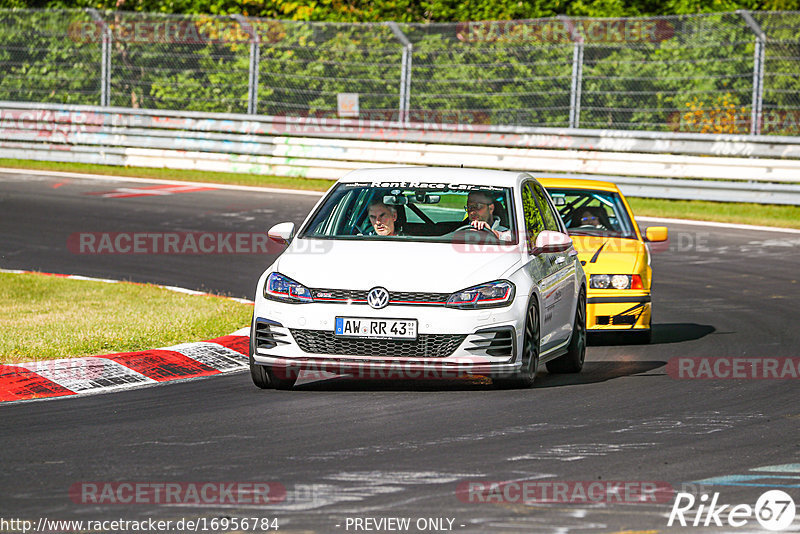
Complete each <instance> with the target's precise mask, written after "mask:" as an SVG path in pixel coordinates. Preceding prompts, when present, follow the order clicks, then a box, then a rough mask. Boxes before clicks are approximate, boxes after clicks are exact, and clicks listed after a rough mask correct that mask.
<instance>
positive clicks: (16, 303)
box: [0, 273, 253, 363]
mask: <svg viewBox="0 0 800 534" xmlns="http://www.w3.org/2000/svg"><path fill="white" fill-rule="evenodd" d="M252 313H253V307H252V306H251V305H248V304H243V303H239V302H235V301H232V300H229V299H224V298H219V297H214V296H194V295H185V294H181V293H176V292H174V291H168V290H166V289H162V288H159V287H156V286H152V285H140V284H130V283H118V284H109V283H104V282H93V281H84V280H71V279H67V278H61V277H54V276H43V275H41V274H12V273H0V363H19V362H27V361H34V360H46V359H52V358H69V357H77V356H93V355H98V354H108V353H114V352H131V351H138V350H147V349H153V348H157V347H164V346H168V345H174V344H177V343H186V342H194V341H202V340H205V339H212V338H215V337H219V336H224V335H227V334H230V333H231V332H234V331H236V330H238V329H240V328H242V327H246V326H249V324H250V318H251V316H252Z"/></svg>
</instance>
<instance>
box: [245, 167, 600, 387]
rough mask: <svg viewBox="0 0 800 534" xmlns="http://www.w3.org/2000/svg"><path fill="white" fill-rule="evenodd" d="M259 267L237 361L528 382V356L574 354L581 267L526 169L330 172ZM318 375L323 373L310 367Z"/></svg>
mask: <svg viewBox="0 0 800 534" xmlns="http://www.w3.org/2000/svg"><path fill="white" fill-rule="evenodd" d="M269 237H270V239H272V240H274V241H278V242H281V243H285V244H287V245H288V247H287V248H286V250H285V251H284V252H283V254H282V255H281V256H280V257H279V258H278V259H277V260H276V261H275V263H273V264H272V265H271V266H270V267H269V268H268V269H267V270H266V271H265V272H264V274H263V275H262V276H261V278H260V279H259V281H258V286H257V290H256V298H255V309H254V314H253V323H252V326H251V332H250V370H251V375H252V378H253V382H254V383H255V384H256V386H258V387H261V388H271V387H273V388H279V389H286V388H291V387H292V386H294V384H295V381H296V379H297V377H298V375H299V374H300V373H301V372H303V371H305V372H306V373H314V372H321V373H322V372H324V373H333V375H349V376H354V377H356V378H359V377H374V378H390V379H394V378H411V379H425V378H435V377H453V376H457V375H463V374H471V375H476V374H477V375H485V376H490V377H492V380H493V382H494V383H495V384H498V385H501V386H519V387H527V386H530V385H531V384H532V383H533V380H534V376H535V375H536V371H537V368H538V366H539V364H540V363H544V364H546V365H547V369H548V371H549V372H551V373H575V372H579V371H580V370H581V368H582V367H583V361H584V353H585V346H586V329H585V323H586V278H585V276H584V273H583V269H582V268H581V265H580V262H578V261H577V254H576V252H575V250H574V249H573V247H572V241H571V240H570V238H569V236H568V235H567V233H566V229H565V228H564V224H563V222H562V221H561V219H560V217H559V216H558V212H557V211H556V210H555V208H554V207H553V203H552V201H551V199H550V197H549V196H548V195H547V193H546V192H545V190H544V189H543V188H542V186H541V185H540V184H539V183H538V182H537V181H536V180H535V179H534V178H533V177H531V176H530V175H528V174H525V173H516V172H503V171H491V170H477V169H458V168H410V167H409V168H394V169H363V170H358V171H354V172H351V173H349V174H348V175H347V176H345V177H344V178H342V179H341V180H339V181H338V182H337V183H336V184H335V185H334V186H333V187H332V188H331V189H330V191H328V193H327V194H326V195H325V196H324V197H323V198H322V199H321V200H320V201H319V202H318V203H317V205H316V206H315V208H314V209H313V210H312V212H311V214H310V215H309V216H308V217H307V218H306V220H305V222H304V223H303V224H302V225H301V226H300V228H299V230H298V231H296V229H295V227H294V224H292V223H281V224H278V225H276V226H274V227H272V228H271V229H270V230H269ZM323 376H325V375H323Z"/></svg>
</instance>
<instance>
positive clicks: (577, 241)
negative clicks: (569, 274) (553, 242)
mask: <svg viewBox="0 0 800 534" xmlns="http://www.w3.org/2000/svg"><path fill="white" fill-rule="evenodd" d="M572 243H573V244H574V245H575V249H576V250H577V251H578V258H579V259H580V260H581V262H584V263H583V269H584V271H586V274H603V273H605V274H634V273H638V272H639V269H641V268H642V266H643V263H642V262H643V260H644V258H645V254H646V249H645V245H644V243H642V242H641V241H639V240H638V239H623V238H619V237H605V236H588V235H573V236H572Z"/></svg>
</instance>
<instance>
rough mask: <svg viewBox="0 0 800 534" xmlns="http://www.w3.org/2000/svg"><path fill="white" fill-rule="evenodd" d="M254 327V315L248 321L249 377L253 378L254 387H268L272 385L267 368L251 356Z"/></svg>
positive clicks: (253, 349) (253, 348) (254, 345)
mask: <svg viewBox="0 0 800 534" xmlns="http://www.w3.org/2000/svg"><path fill="white" fill-rule="evenodd" d="M255 327H256V324H255V317H253V320H252V321H251V322H250V378H252V379H253V384H255V385H256V387H258V388H261V389H270V388H272V387H273V386H272V384H271V383H270V380H269V376H268V375H267V369H266V368H265V367H264V366H263V365H258V364H256V361H255V358H253V354H255V353H256V339H255Z"/></svg>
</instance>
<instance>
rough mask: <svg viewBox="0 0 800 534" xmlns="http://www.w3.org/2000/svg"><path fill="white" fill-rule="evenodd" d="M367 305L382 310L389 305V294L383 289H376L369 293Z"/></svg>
mask: <svg viewBox="0 0 800 534" xmlns="http://www.w3.org/2000/svg"><path fill="white" fill-rule="evenodd" d="M367 304H369V305H370V306H372V307H373V308H375V309H376V310H380V309H381V308H385V307H386V306H387V305H388V304H389V292H388V291H386V290H385V289H383V288H382V287H374V288H372V289H370V290H369V293H367Z"/></svg>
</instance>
